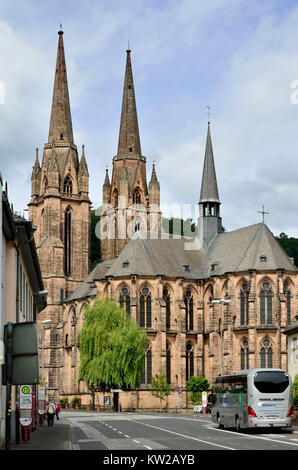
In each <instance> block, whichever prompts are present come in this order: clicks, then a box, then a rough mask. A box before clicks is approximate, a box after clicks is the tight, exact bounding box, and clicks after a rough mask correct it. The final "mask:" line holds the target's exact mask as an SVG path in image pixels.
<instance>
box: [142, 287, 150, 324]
mask: <svg viewBox="0 0 298 470" xmlns="http://www.w3.org/2000/svg"><path fill="white" fill-rule="evenodd" d="M140 327H141V328H151V294H150V290H149V289H148V287H143V289H142V290H141V295H140Z"/></svg>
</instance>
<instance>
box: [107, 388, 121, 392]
mask: <svg viewBox="0 0 298 470" xmlns="http://www.w3.org/2000/svg"><path fill="white" fill-rule="evenodd" d="M110 392H111V393H120V392H122V390H118V389H114V388H111V390H110Z"/></svg>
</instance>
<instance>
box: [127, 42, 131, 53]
mask: <svg viewBox="0 0 298 470" xmlns="http://www.w3.org/2000/svg"><path fill="white" fill-rule="evenodd" d="M126 52H131V50H130V47H129V41H128V44H127V49H126Z"/></svg>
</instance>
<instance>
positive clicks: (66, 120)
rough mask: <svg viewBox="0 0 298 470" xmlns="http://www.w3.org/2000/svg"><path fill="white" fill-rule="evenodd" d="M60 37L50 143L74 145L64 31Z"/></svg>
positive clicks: (60, 33) (59, 33)
mask: <svg viewBox="0 0 298 470" xmlns="http://www.w3.org/2000/svg"><path fill="white" fill-rule="evenodd" d="M58 35H59V40H58V51H57V62H56V71H55V81H54V91H53V100H52V111H51V120H50V130H49V140H48V143H49V144H51V143H52V142H55V143H60V144H63V143H65V144H73V131H72V121H71V112H70V103H69V94H68V84H67V74H66V64H65V54H64V45H63V31H61V30H60V31H59V32H58Z"/></svg>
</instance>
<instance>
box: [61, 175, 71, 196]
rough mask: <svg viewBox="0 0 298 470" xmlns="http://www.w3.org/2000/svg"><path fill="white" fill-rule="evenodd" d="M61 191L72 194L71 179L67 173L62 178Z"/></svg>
mask: <svg viewBox="0 0 298 470" xmlns="http://www.w3.org/2000/svg"><path fill="white" fill-rule="evenodd" d="M63 192H64V193H66V194H72V180H71V177H70V176H69V175H67V176H66V178H65V180H64V185H63Z"/></svg>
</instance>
